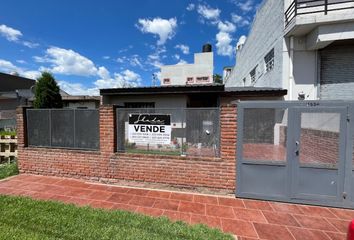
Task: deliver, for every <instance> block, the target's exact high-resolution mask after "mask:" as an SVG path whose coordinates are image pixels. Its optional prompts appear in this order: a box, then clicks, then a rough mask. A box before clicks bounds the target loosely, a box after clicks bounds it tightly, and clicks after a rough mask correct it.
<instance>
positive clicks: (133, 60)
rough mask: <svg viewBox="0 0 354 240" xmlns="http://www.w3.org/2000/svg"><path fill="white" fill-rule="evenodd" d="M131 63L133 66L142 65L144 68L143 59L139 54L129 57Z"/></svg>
mask: <svg viewBox="0 0 354 240" xmlns="http://www.w3.org/2000/svg"><path fill="white" fill-rule="evenodd" d="M129 63H130V65H131V66H133V67H136V66H138V67H140V68H143V64H142V63H141V59H140V57H139V56H138V55H136V54H135V55H133V56H132V57H131V58H130V59H129Z"/></svg>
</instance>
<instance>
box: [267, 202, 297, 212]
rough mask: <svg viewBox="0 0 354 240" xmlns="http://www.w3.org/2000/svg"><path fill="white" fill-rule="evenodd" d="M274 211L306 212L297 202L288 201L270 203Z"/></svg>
mask: <svg viewBox="0 0 354 240" xmlns="http://www.w3.org/2000/svg"><path fill="white" fill-rule="evenodd" d="M270 205H271V206H272V208H273V209H274V211H277V212H286V213H294V214H303V213H304V212H303V211H302V210H301V208H300V207H299V206H297V205H295V204H288V203H278V202H272V203H270Z"/></svg>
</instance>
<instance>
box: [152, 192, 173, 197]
mask: <svg viewBox="0 0 354 240" xmlns="http://www.w3.org/2000/svg"><path fill="white" fill-rule="evenodd" d="M146 196H147V197H154V198H170V196H171V192H162V191H150V192H149V193H148V194H147V195H146Z"/></svg>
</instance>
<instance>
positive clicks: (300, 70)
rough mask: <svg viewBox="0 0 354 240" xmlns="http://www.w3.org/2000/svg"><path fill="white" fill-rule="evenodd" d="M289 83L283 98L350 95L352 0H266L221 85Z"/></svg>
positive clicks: (353, 94) (353, 88) (353, 89)
mask: <svg viewBox="0 0 354 240" xmlns="http://www.w3.org/2000/svg"><path fill="white" fill-rule="evenodd" d="M242 86H246V87H250V86H253V87H277V88H282V89H287V90H288V92H287V95H286V96H285V97H284V99H285V100H297V99H306V100H315V99H350V100H353V99H354V1H353V0H326V1H323V0H318V1H309V0H297V1H296V0H284V1H283V0H282V1H279V0H264V1H263V3H262V4H261V6H260V7H259V9H258V11H257V14H256V16H255V19H254V22H253V24H252V26H251V29H250V33H249V35H248V37H247V40H246V41H245V42H242V44H241V45H239V46H238V47H237V54H236V66H235V67H234V68H233V70H232V71H231V73H230V75H229V77H228V78H227V79H226V82H225V87H226V88H227V87H242Z"/></svg>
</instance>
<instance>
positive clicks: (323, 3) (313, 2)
mask: <svg viewBox="0 0 354 240" xmlns="http://www.w3.org/2000/svg"><path fill="white" fill-rule="evenodd" d="M346 9H354V0H294V1H293V2H292V3H291V4H290V6H289V8H288V9H287V10H286V11H285V26H287V25H288V24H289V23H290V22H291V20H293V19H294V18H295V17H296V16H298V15H305V14H314V13H324V14H325V15H327V14H328V12H331V11H339V10H346Z"/></svg>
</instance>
